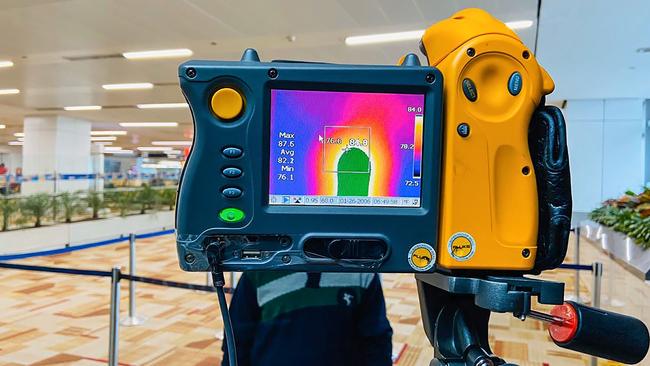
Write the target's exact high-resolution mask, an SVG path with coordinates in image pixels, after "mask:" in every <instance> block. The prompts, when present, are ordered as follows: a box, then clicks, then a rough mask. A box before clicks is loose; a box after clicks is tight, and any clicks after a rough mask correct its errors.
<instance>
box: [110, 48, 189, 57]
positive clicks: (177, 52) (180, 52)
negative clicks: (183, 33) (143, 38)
mask: <svg viewBox="0 0 650 366" xmlns="http://www.w3.org/2000/svg"><path fill="white" fill-rule="evenodd" d="M192 53H193V52H192V50H190V49H187V48H177V49H171V50H151V51H134V52H124V53H122V56H124V58H126V59H129V60H140V59H147V58H166V57H189V56H192Z"/></svg>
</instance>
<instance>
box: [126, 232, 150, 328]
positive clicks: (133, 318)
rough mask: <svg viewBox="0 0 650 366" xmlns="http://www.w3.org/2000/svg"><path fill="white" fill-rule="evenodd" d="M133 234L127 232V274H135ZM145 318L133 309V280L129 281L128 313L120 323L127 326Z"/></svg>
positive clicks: (143, 320) (139, 322)
mask: <svg viewBox="0 0 650 366" xmlns="http://www.w3.org/2000/svg"><path fill="white" fill-rule="evenodd" d="M135 262H136V254H135V234H133V233H131V234H129V274H130V275H131V276H135V274H136V272H135ZM145 320H146V319H145V318H144V317H141V316H138V315H137V314H136V310H135V281H132V280H131V281H129V315H128V316H127V317H126V318H125V319H124V320H122V325H125V326H127V327H132V326H137V325H141V324H143V323H144V322H145Z"/></svg>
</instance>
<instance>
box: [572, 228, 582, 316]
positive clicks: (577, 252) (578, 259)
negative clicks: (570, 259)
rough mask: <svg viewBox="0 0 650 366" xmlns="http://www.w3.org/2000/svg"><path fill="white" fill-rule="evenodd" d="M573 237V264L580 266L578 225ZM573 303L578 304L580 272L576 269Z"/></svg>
mask: <svg viewBox="0 0 650 366" xmlns="http://www.w3.org/2000/svg"><path fill="white" fill-rule="evenodd" d="M574 235H575V236H576V247H575V263H576V264H577V265H580V224H578V226H576V230H575V233H574ZM574 294H575V301H576V302H578V303H580V302H581V301H580V270H579V269H576V275H575V290H574Z"/></svg>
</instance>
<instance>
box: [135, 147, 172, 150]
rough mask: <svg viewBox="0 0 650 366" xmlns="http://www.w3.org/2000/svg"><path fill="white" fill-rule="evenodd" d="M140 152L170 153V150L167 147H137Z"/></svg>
mask: <svg viewBox="0 0 650 366" xmlns="http://www.w3.org/2000/svg"><path fill="white" fill-rule="evenodd" d="M138 150H140V151H170V150H172V148H171V147H169V146H138Z"/></svg>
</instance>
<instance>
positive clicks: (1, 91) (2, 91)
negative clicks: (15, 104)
mask: <svg viewBox="0 0 650 366" xmlns="http://www.w3.org/2000/svg"><path fill="white" fill-rule="evenodd" d="M19 93H20V90H19V89H0V95H11V94H19Z"/></svg>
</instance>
